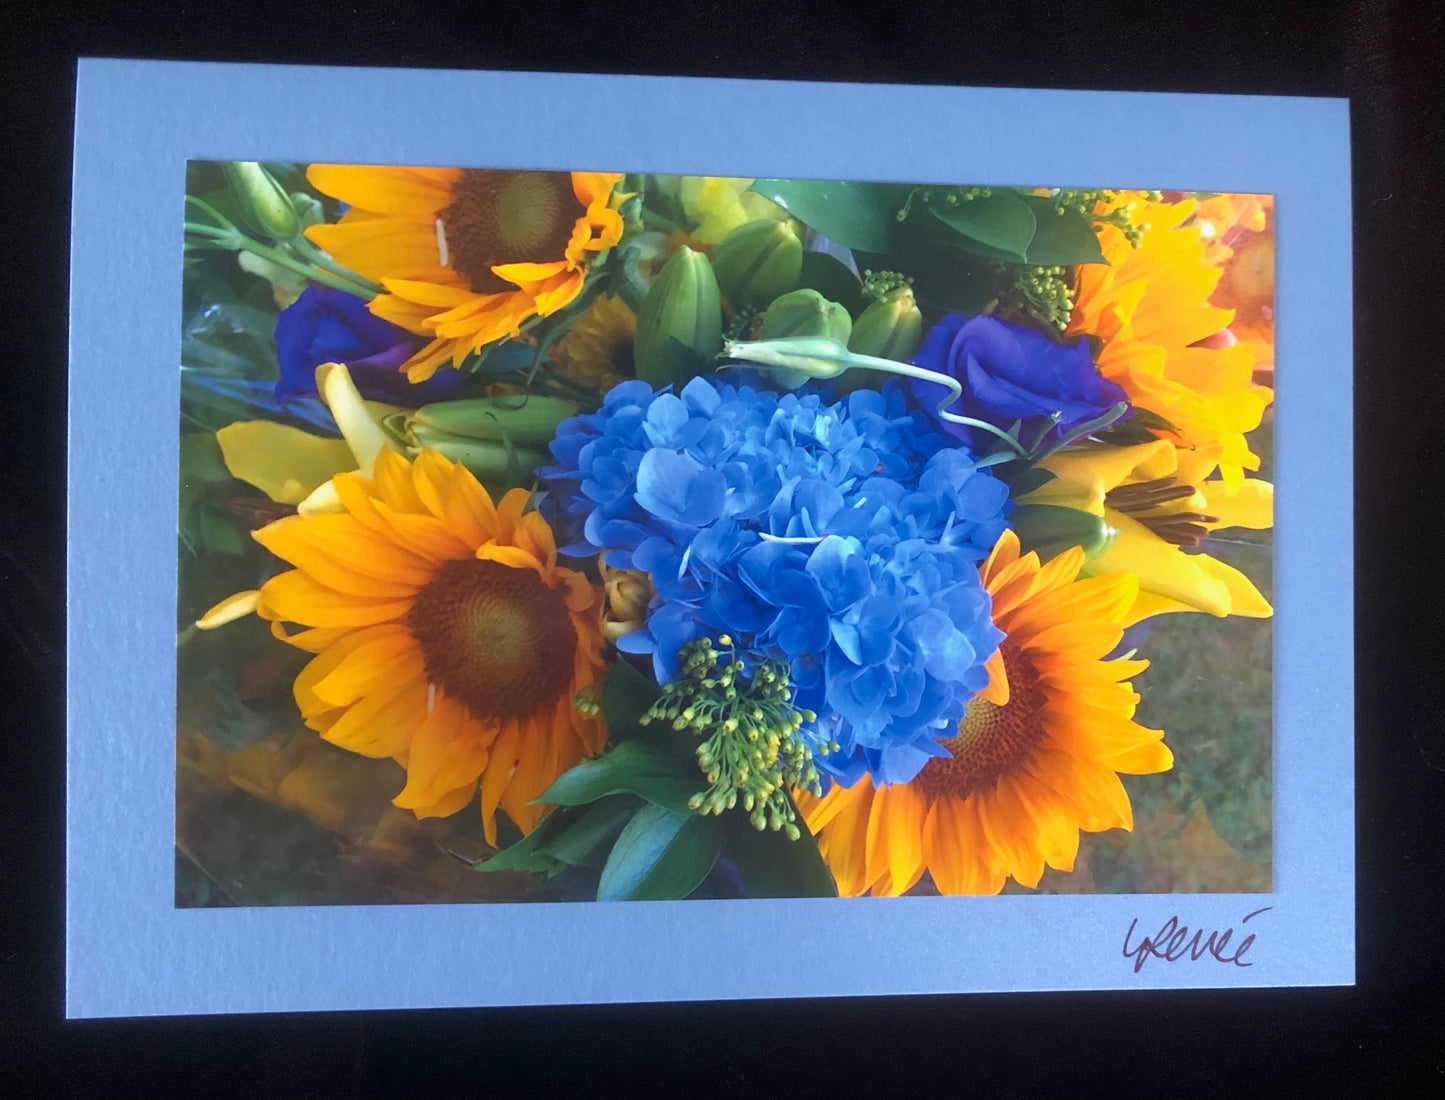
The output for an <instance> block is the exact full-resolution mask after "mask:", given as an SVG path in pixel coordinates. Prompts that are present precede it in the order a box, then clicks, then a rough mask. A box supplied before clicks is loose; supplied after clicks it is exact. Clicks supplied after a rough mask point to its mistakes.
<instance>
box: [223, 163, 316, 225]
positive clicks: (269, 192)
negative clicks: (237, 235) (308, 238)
mask: <svg viewBox="0 0 1445 1100" xmlns="http://www.w3.org/2000/svg"><path fill="white" fill-rule="evenodd" d="M221 167H222V169H223V170H224V171H225V174H226V182H227V183H228V184H230V187H231V194H233V195H234V196H235V197H236V205H237V206H238V207H240V209H241V211H242V213H243V214H244V215H245V217H246V220H247V221H249V222H250V223H251V224H252V227H253V228H255V229H258V230H260V231H261V233H262V234H264V235H265V236H267V237H270V238H271V239H272V240H277V241H289V240H291V238H293V237H295V236H296V234H298V233H300V232H301V217H300V215H298V214H297V213H296V207H295V206H293V205H292V203H291V196H290V195H288V194H286V191H285V189H283V188H282V186H281V185H280V184H279V183H277V182H276V179H275V177H273V176H272V175H271V173H270V172H268V171H266V169H265V168H263V167H262V166H261V165H260V164H258V163H257V162H256V161H254V160H230V161H226V162H225V163H223V164H222V165H221Z"/></svg>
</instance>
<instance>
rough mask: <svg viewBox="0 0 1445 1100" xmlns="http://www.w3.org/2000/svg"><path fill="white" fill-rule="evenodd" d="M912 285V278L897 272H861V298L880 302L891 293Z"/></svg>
mask: <svg viewBox="0 0 1445 1100" xmlns="http://www.w3.org/2000/svg"><path fill="white" fill-rule="evenodd" d="M912 285H913V277H912V276H910V275H904V274H902V273H901V272H898V271H870V270H868V269H867V268H864V270H863V296H864V297H865V298H870V299H872V300H873V301H875V302H881V301H883V299H884V298H886V297H888V295H889V294H891V293H893V291H895V290H898V289H899V288H901V287H909V286H912Z"/></svg>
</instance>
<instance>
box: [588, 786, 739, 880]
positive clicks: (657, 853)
mask: <svg viewBox="0 0 1445 1100" xmlns="http://www.w3.org/2000/svg"><path fill="white" fill-rule="evenodd" d="M721 847H722V827H721V823H720V822H719V821H718V819H717V818H715V817H702V816H700V815H698V814H694V813H678V812H676V811H674V810H668V809H664V808H663V807H661V806H644V807H643V808H642V809H640V810H638V811H637V814H636V815H635V816H634V817H633V818H632V820H631V821H629V822H628V823H627V827H626V828H624V829H623V830H622V834H621V835H620V836H619V837H618V838H617V843H616V844H614V845H613V846H612V852H611V854H609V855H608V857H607V862H606V864H605V865H604V866H603V868H602V878H601V880H600V881H599V882H598V884H597V900H598V901H668V900H671V899H674V898H685V897H687V895H688V894H690V893H692V892H693V891H694V890H696V889H697V888H698V886H699V885H700V884H701V883H702V880H703V879H705V878H707V874H708V872H709V871H711V870H712V865H713V864H714V863H715V862H717V856H718V851H719V850H720V848H721Z"/></svg>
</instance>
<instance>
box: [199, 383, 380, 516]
mask: <svg viewBox="0 0 1445 1100" xmlns="http://www.w3.org/2000/svg"><path fill="white" fill-rule="evenodd" d="M316 388H317V391H318V392H319V393H320V395H321V398H322V400H323V401H324V402H325V403H326V407H327V408H328V409H330V410H331V415H332V417H333V418H334V419H335V420H336V426H337V427H338V428H339V429H340V430H341V435H342V438H341V439H327V438H325V437H323V436H318V435H312V434H311V433H310V432H305V431H302V430H301V429H300V428H292V427H289V426H287V425H285V424H275V423H272V422H271V421H269V420H242V421H238V422H236V423H234V424H228V425H226V427H224V428H221V429H220V430H219V431H217V432H216V442H217V443H219V444H220V447H221V457H222V458H223V459H224V460H225V463H226V469H227V470H229V471H230V472H231V475H232V476H233V477H236V478H239V479H240V480H242V481H245V482H249V483H250V484H252V485H254V486H256V488H258V489H260V490H261V491H262V492H263V493H265V494H266V495H267V496H268V497H270V498H271V499H272V500H274V501H276V502H277V503H278V504H294V505H296V506H297V511H298V512H300V513H301V514H302V515H303V516H308V515H317V514H319V513H322V512H335V511H340V509H341V505H340V502H339V501H337V500H336V491H335V489H334V488H333V487H332V485H331V479H332V477H334V476H335V475H336V474H340V473H345V472H347V471H349V470H361V471H362V472H363V473H366V474H370V472H371V466H372V463H374V462H375V461H376V456H377V454H378V453H379V452H380V451H381V448H382V447H383V446H384V445H385V444H386V443H387V442H388V437H387V435H386V433H385V432H384V431H383V430H382V428H381V420H382V418H383V417H385V416H387V415H389V414H391V413H394V412H397V411H399V410H398V409H396V408H394V407H393V406H391V405H384V404H381V403H380V402H376V401H364V400H362V397H361V394H360V393H359V392H358V391H357V389H356V384H355V383H354V382H353V381H352V380H351V372H350V371H348V370H347V369H346V365H345V364H343V363H323V364H321V366H319V367H317V368H316Z"/></svg>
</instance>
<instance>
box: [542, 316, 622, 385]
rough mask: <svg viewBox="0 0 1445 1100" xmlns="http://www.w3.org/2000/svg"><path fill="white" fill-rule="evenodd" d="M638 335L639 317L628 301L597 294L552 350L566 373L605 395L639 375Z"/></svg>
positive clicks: (558, 363) (553, 356) (559, 365)
mask: <svg viewBox="0 0 1445 1100" xmlns="http://www.w3.org/2000/svg"><path fill="white" fill-rule="evenodd" d="M636 332H637V314H635V313H633V312H632V310H631V309H630V308H629V307H628V305H627V303H626V302H624V301H623V300H622V299H621V298H613V297H611V296H609V295H606V294H602V295H598V297H597V299H596V300H595V301H594V302H593V303H592V304H591V305H590V306H588V307H587V312H586V313H584V314H582V316H581V317H578V318H577V320H575V321H573V322H572V325H571V327H569V328H568V329H567V334H566V335H565V336H563V337H562V339H561V340H560V341H559V342H558V344H557V346H556V347H555V348H553V349H552V358H553V359H555V360H556V361H557V366H558V367H559V368H560V369H561V370H562V371H563V373H565V374H568V375H570V376H571V377H573V378H575V379H577V381H579V382H582V383H584V384H586V385H588V386H591V387H592V388H593V389H594V390H596V391H597V392H598V393H606V392H607V391H608V390H610V389H611V388H612V387H613V386H615V385H617V383H619V382H621V381H622V380H623V379H626V378H633V377H635V376H636V374H637V368H636V365H635V363H634V362H633V351H632V341H633V337H634V335H635V334H636Z"/></svg>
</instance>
